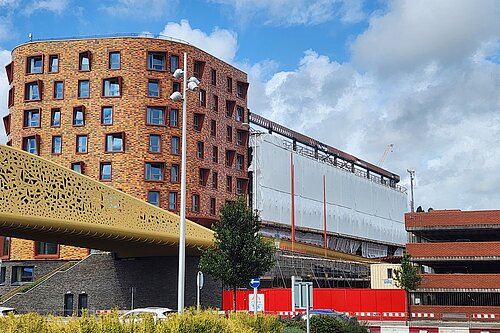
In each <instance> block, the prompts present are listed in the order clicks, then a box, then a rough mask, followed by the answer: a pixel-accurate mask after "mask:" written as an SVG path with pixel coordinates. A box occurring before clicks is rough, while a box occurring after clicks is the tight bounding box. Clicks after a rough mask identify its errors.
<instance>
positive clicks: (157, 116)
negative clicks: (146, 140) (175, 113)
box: [146, 106, 165, 125]
mask: <svg viewBox="0 0 500 333" xmlns="http://www.w3.org/2000/svg"><path fill="white" fill-rule="evenodd" d="M146 121H147V123H148V124H149V125H164V124H165V108H164V107H158V106H149V107H148V108H147V118H146Z"/></svg>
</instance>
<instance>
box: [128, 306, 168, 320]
mask: <svg viewBox="0 0 500 333" xmlns="http://www.w3.org/2000/svg"><path fill="white" fill-rule="evenodd" d="M172 312H175V310H172V309H169V308H159V307H148V308H140V309H134V310H130V311H127V312H125V313H124V314H123V315H121V316H120V321H121V322H125V323H130V322H134V323H136V322H140V321H141V320H142V318H141V315H147V314H150V315H152V316H153V319H154V321H155V322H156V321H157V320H165V319H167V316H168V314H169V313H172Z"/></svg>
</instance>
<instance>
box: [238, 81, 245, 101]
mask: <svg viewBox="0 0 500 333" xmlns="http://www.w3.org/2000/svg"><path fill="white" fill-rule="evenodd" d="M246 86H247V84H245V83H244V82H240V81H237V82H236V96H238V97H240V98H245V97H246V94H247V92H246Z"/></svg>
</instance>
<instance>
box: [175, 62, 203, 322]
mask: <svg viewBox="0 0 500 333" xmlns="http://www.w3.org/2000/svg"><path fill="white" fill-rule="evenodd" d="M173 77H174V78H176V79H180V78H181V77H183V88H182V94H181V93H180V92H178V91H175V92H174V93H173V94H172V95H170V99H172V100H173V101H175V102H180V101H181V100H182V144H181V145H182V147H181V149H182V150H181V151H182V157H181V159H182V161H181V206H180V224H179V274H178V285H177V311H178V313H182V312H183V311H184V286H185V273H186V118H187V117H186V108H187V98H186V92H187V91H188V90H191V91H196V90H197V89H198V84H199V83H200V81H198V79H197V78H195V77H191V78H189V80H188V79H187V53H186V52H184V70H182V69H180V68H177V69H176V70H175V72H174V74H173Z"/></svg>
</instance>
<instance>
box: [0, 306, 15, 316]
mask: <svg viewBox="0 0 500 333" xmlns="http://www.w3.org/2000/svg"><path fill="white" fill-rule="evenodd" d="M9 313H12V314H16V313H17V312H16V309H14V308H6V307H4V306H0V317H4V316H8V315H9Z"/></svg>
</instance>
